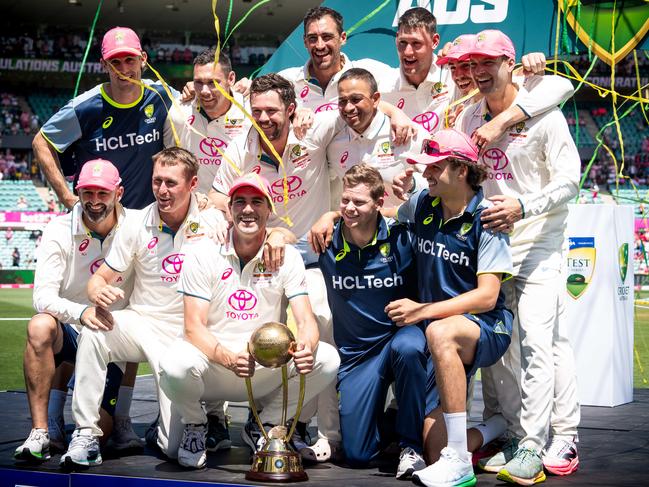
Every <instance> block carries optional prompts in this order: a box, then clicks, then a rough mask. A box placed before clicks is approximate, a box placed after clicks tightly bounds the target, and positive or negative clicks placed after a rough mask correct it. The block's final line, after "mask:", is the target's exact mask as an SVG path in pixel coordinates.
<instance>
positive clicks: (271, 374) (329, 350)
mask: <svg viewBox="0 0 649 487" xmlns="http://www.w3.org/2000/svg"><path fill="white" fill-rule="evenodd" d="M229 197H230V199H229V203H228V205H229V207H230V213H231V214H232V221H233V226H232V229H231V232H230V236H229V243H228V245H222V246H219V245H216V244H215V243H214V242H213V241H212V240H211V239H202V240H199V241H197V242H196V243H195V244H192V245H188V246H187V247H186V249H187V255H186V261H185V266H184V269H183V274H182V277H181V283H180V291H181V292H182V293H183V301H184V316H185V328H184V339H181V340H176V341H175V342H174V344H173V345H172V346H171V347H170V349H169V350H168V351H167V352H166V353H165V355H166V359H164V360H163V361H162V362H161V369H162V373H161V386H162V389H163V390H164V391H165V392H166V394H168V396H169V398H170V399H171V400H172V401H173V402H174V404H176V405H177V407H178V409H179V412H180V415H181V418H182V422H183V423H184V425H185V429H184V435H183V441H182V443H181V445H180V449H179V450H178V461H179V463H180V464H181V465H183V466H187V467H194V468H201V467H203V466H205V463H206V451H205V450H206V449H205V446H204V445H205V434H206V430H207V428H206V421H207V417H206V415H205V413H204V412H203V410H202V409H201V407H200V402H199V401H200V400H201V399H202V400H205V401H208V402H209V401H215V400H216V401H218V400H226V401H245V400H246V398H247V392H246V387H245V382H244V381H243V379H242V378H244V377H251V378H252V387H253V390H254V393H255V399H256V401H257V404H258V405H259V406H260V407H261V409H262V411H261V412H260V418H261V421H262V422H263V423H264V424H265V425H267V427H268V428H272V427H273V426H278V425H279V426H285V425H282V424H281V421H282V420H281V417H282V373H281V371H280V370H279V369H277V368H275V369H270V368H265V367H262V366H261V365H259V364H255V362H254V360H253V359H252V357H251V355H250V354H249V353H248V347H247V344H248V341H249V339H250V335H251V334H252V332H253V331H254V330H255V329H256V328H257V327H258V326H260V325H261V324H263V323H266V322H269V321H279V320H280V317H281V316H282V315H283V313H284V306H285V303H286V301H287V300H288V302H289V303H290V306H291V309H292V311H293V317H294V318H295V323H296V327H297V344H296V349H295V352H294V354H293V361H292V362H291V363H290V364H289V368H288V371H289V372H288V374H289V379H288V387H289V393H288V398H289V399H288V401H289V402H288V417H289V418H290V417H293V416H295V409H296V405H297V397H298V394H297V389H298V387H299V375H300V374H308V378H307V384H308V386H307V388H306V395H305V400H306V401H307V402H308V401H309V400H310V399H311V398H313V397H315V396H316V395H317V394H318V393H320V392H321V391H322V390H323V389H324V388H325V387H326V386H328V385H329V384H330V383H331V382H332V381H333V380H334V378H335V375H336V372H337V370H338V363H339V359H338V355H337V353H336V350H335V349H334V348H333V347H332V346H331V345H328V344H326V343H321V342H319V334H318V326H317V323H316V320H315V317H314V315H313V312H312V311H311V304H310V302H309V296H308V292H307V280H306V275H305V269H304V264H303V262H302V259H301V258H300V254H299V253H298V252H297V251H296V250H295V249H294V248H293V247H291V246H286V249H285V259H284V263H283V264H282V265H281V266H280V267H279V269H277V270H275V271H271V270H269V269H268V268H266V267H265V266H264V264H263V261H262V255H263V248H264V245H265V242H266V240H267V232H266V224H267V222H268V220H269V218H270V216H271V214H272V201H271V193H270V187H269V185H268V182H267V181H265V180H264V179H263V178H262V177H260V176H258V175H257V174H254V173H253V174H247V175H245V176H242V177H241V178H238V179H236V180H235V181H234V182H233V184H232V186H231V188H230V191H229ZM244 298H245V299H244ZM242 303H243V304H242ZM246 427H247V430H246V435H245V436H244V440H245V441H246V443H247V444H248V445H249V446H250V447H251V448H252V449H253V450H256V449H257V448H259V446H260V443H259V442H258V440H259V439H260V438H262V441H263V437H261V431H259V429H258V427H257V425H256V423H253V424H251V425H247V426H246Z"/></svg>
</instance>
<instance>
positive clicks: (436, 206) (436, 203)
mask: <svg viewBox="0 0 649 487" xmlns="http://www.w3.org/2000/svg"><path fill="white" fill-rule="evenodd" d="M483 199H484V195H483V192H482V187H480V189H479V190H478V191H477V192H476V194H475V195H473V198H471V200H470V201H469V204H468V205H466V208H464V211H463V212H462V214H460V215H457V216H454V217H452V218H450V219H448V220H446V221H444V211H443V210H442V205H441V202H442V201H441V198H440V197H439V196H437V197H435V198H433V199H432V201H431V206H432V207H433V211H434V212H435V213H436V214H437V216H438V217H439V221H440V225H439V226H440V227H441V226H442V225H445V224H447V223H448V222H451V221H454V220H457V219H461V218H465V217H466V218H468V219H469V220H473V217H474V215H475V212H476V211H477V210H478V208H479V206H480V203H481V202H482V200H483Z"/></svg>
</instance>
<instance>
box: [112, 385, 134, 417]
mask: <svg viewBox="0 0 649 487" xmlns="http://www.w3.org/2000/svg"><path fill="white" fill-rule="evenodd" d="M132 399H133V388H132V387H129V386H120V387H119V392H118V393H117V404H115V417H121V418H128V417H129V415H130V412H131V400H132Z"/></svg>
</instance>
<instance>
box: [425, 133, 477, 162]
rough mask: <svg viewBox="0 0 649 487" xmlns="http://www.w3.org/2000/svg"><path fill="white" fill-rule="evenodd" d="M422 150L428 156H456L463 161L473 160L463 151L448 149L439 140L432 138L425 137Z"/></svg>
mask: <svg viewBox="0 0 649 487" xmlns="http://www.w3.org/2000/svg"><path fill="white" fill-rule="evenodd" d="M421 152H422V154H426V155H428V156H443V157H454V158H456V159H460V160H462V161H468V162H471V159H469V158H468V157H467V156H465V155H464V154H462V153H461V152H458V151H454V150H452V149H446V148H445V147H441V146H440V145H439V143H438V142H436V141H434V140H432V139H425V140H424V141H423V143H422V144H421Z"/></svg>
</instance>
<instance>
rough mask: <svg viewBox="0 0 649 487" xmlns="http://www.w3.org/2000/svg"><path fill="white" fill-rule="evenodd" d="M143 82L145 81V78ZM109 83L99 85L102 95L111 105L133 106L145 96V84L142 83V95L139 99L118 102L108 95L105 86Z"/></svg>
mask: <svg viewBox="0 0 649 487" xmlns="http://www.w3.org/2000/svg"><path fill="white" fill-rule="evenodd" d="M140 81H142V83H143V82H144V81H143V80H140ZM107 84H108V83H103V84H102V85H100V86H99V91H100V92H101V97H102V98H103V99H104V100H106V101H107V102H108V103H109V104H110V105H112V106H114V107H115V108H133V107H134V106H135V105H137V104H138V103H140V102H141V101H142V97H143V96H144V86H143V85H140V96H138V97H137V100H135V101H134V102H133V103H128V104H122V103H118V102H116V101H115V100H113V99H112V98H111V97H110V96H108V93H106V88H105V86H106V85H107Z"/></svg>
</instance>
